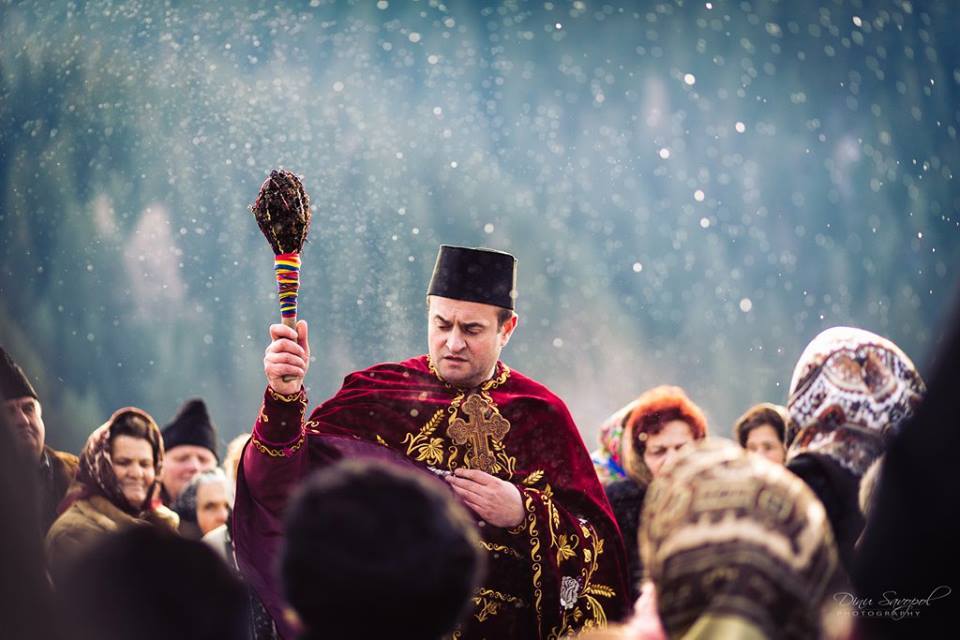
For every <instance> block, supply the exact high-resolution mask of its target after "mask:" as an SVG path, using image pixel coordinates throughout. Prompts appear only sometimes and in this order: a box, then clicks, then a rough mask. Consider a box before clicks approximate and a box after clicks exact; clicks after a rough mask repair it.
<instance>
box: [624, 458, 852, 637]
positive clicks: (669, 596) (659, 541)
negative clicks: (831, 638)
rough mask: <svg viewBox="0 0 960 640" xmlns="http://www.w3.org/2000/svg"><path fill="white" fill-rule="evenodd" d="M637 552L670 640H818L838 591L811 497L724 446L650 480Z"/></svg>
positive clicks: (779, 473)
mask: <svg viewBox="0 0 960 640" xmlns="http://www.w3.org/2000/svg"><path fill="white" fill-rule="evenodd" d="M640 548H641V553H642V555H643V562H644V567H645V569H646V572H647V576H648V578H649V580H650V585H649V588H651V589H652V593H651V594H650V597H651V602H653V603H654V607H655V608H656V611H657V613H658V614H659V620H660V623H661V624H662V625H663V630H664V631H665V634H666V635H667V636H668V637H670V638H684V640H694V639H699V638H703V639H708V638H739V639H742V640H753V639H756V640H761V639H767V638H769V639H773V638H778V639H779V638H787V639H809V640H816V639H817V638H821V637H823V633H824V630H825V627H824V624H825V620H827V619H828V616H830V615H831V614H832V613H833V593H834V590H835V588H836V587H837V586H839V585H840V584H841V583H840V582H838V580H839V576H840V575H841V574H839V573H838V571H837V569H838V558H837V551H836V546H835V545H834V542H833V536H832V534H831V531H830V526H829V523H828V522H827V516H826V512H825V511H824V509H823V506H822V505H821V504H820V502H819V501H818V500H817V498H816V496H814V494H813V492H812V491H810V489H809V488H808V487H807V486H806V485H805V484H804V483H803V482H802V481H801V480H800V479H798V478H797V477H796V476H794V475H793V474H791V473H790V472H789V471H787V470H786V469H785V468H784V467H783V466H781V465H777V464H774V463H771V462H769V461H767V460H765V459H763V458H761V457H760V456H753V455H748V454H747V453H746V452H744V451H743V450H742V449H741V448H740V447H738V446H736V445H735V444H734V443H732V442H730V441H728V440H725V439H709V440H706V441H704V442H699V443H696V444H694V445H691V446H690V447H688V448H687V449H686V450H685V451H684V452H682V453H681V455H680V456H678V457H677V459H676V460H675V461H674V462H673V463H672V464H670V465H668V466H667V467H666V468H665V470H664V471H663V473H662V474H661V475H660V476H658V477H657V478H655V479H654V481H653V483H652V484H651V485H650V490H649V492H648V495H647V500H646V503H645V505H644V509H643V519H642V523H641V527H640ZM647 588H648V587H647V586H645V588H644V591H645V592H646V590H647ZM636 637H646V636H636Z"/></svg>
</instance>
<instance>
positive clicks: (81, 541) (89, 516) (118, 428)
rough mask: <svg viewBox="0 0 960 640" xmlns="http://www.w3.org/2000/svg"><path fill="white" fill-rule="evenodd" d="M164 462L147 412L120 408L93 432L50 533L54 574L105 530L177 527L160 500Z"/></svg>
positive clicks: (154, 425) (160, 440) (160, 441)
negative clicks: (141, 526)
mask: <svg viewBox="0 0 960 640" xmlns="http://www.w3.org/2000/svg"><path fill="white" fill-rule="evenodd" d="M162 464H163V438H162V436H161V435H160V429H159V428H158V427H157V423H156V422H155V421H154V420H153V418H152V417H150V415H149V414H147V413H146V412H145V411H142V410H140V409H137V408H135V407H125V408H123V409H119V410H117V411H116V412H114V414H113V415H112V416H110V419H109V420H108V421H107V422H106V423H104V424H103V425H101V426H100V427H98V428H97V429H96V430H95V431H94V432H93V433H92V434H90V437H89V438H88V439H87V443H86V445H85V446H84V448H83V452H82V453H81V454H80V467H79V470H78V471H77V478H76V480H75V481H74V484H73V485H72V486H71V487H70V490H69V491H68V492H67V495H66V497H65V498H64V500H63V504H62V505H61V513H60V516H59V517H58V518H57V520H56V521H55V522H54V523H53V526H52V527H51V528H50V531H49V532H48V533H47V539H46V545H47V556H48V561H49V564H50V569H51V573H52V574H53V575H54V577H56V575H57V573H58V571H59V569H60V568H62V566H63V563H65V562H69V561H70V560H71V559H72V558H73V557H75V556H76V555H77V554H78V553H79V552H81V551H82V550H84V549H86V548H87V547H88V546H89V545H90V543H91V542H92V541H95V540H96V539H98V538H99V537H100V536H102V535H104V534H106V533H110V532H114V531H118V530H121V529H125V528H129V527H133V526H139V525H147V524H154V525H157V526H160V527H165V528H168V529H170V530H172V531H176V530H177V525H178V518H177V515H176V514H175V513H173V512H172V511H170V510H169V509H167V508H166V507H164V506H163V505H162V504H161V502H160V495H159V480H158V478H159V476H160V469H161V466H162Z"/></svg>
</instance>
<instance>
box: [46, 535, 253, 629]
mask: <svg viewBox="0 0 960 640" xmlns="http://www.w3.org/2000/svg"><path fill="white" fill-rule="evenodd" d="M57 610H58V611H59V613H60V618H61V620H62V624H63V637H65V638H70V640H133V639H136V640H170V639H173V638H175V639H176V640H248V636H247V625H248V622H247V620H248V612H247V598H246V592H245V590H244V588H243V585H242V584H241V583H240V581H239V579H238V578H237V577H236V576H234V575H233V573H231V572H230V570H229V569H228V568H227V567H226V566H224V564H223V563H222V562H221V561H220V559H219V558H217V556H216V554H215V553H214V552H213V551H211V550H210V548H209V547H207V546H206V545H205V544H203V543H202V542H198V541H195V540H186V539H184V538H181V537H180V536H178V535H177V534H175V533H173V532H172V531H170V530H169V529H159V528H155V527H134V528H131V529H126V530H124V531H121V532H116V533H111V534H107V535H104V536H102V537H100V538H99V539H98V540H97V541H96V542H95V543H94V544H93V545H92V546H91V547H88V548H87V549H85V550H84V551H83V552H82V553H80V554H79V555H78V556H77V557H76V558H75V559H74V560H73V561H71V562H70V563H69V564H68V565H67V566H66V567H65V569H64V572H63V573H62V575H61V578H60V579H59V580H58V582H57Z"/></svg>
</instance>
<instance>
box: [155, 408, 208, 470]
mask: <svg viewBox="0 0 960 640" xmlns="http://www.w3.org/2000/svg"><path fill="white" fill-rule="evenodd" d="M182 444H192V445H194V446H197V447H204V448H206V449H209V450H210V451H212V452H213V455H214V456H215V457H216V458H217V459H218V460H219V459H220V456H218V455H217V428H216V427H215V426H214V425H213V422H212V421H211V420H210V414H208V413H207V405H205V404H204V403H203V400H201V399H200V398H193V399H192V400H187V402H186V403H184V405H183V406H182V407H180V411H179V413H177V415H176V417H175V418H174V419H173V421H172V422H170V424H168V425H167V426H166V427H164V428H163V448H164V450H165V451H170V450H171V449H173V448H174V447H179V446H180V445H182Z"/></svg>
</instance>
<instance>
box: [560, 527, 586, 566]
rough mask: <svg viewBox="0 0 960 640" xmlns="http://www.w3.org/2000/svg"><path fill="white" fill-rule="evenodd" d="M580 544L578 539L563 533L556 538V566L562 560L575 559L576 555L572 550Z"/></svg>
mask: <svg viewBox="0 0 960 640" xmlns="http://www.w3.org/2000/svg"><path fill="white" fill-rule="evenodd" d="M579 544H580V539H579V538H578V537H577V536H567V534H565V533H561V534H560V535H559V536H558V537H557V544H556V547H557V566H560V564H561V563H562V562H563V561H564V560H569V559H570V558H575V557H576V555H577V553H576V551H574V549H576V548H577V546H579Z"/></svg>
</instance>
